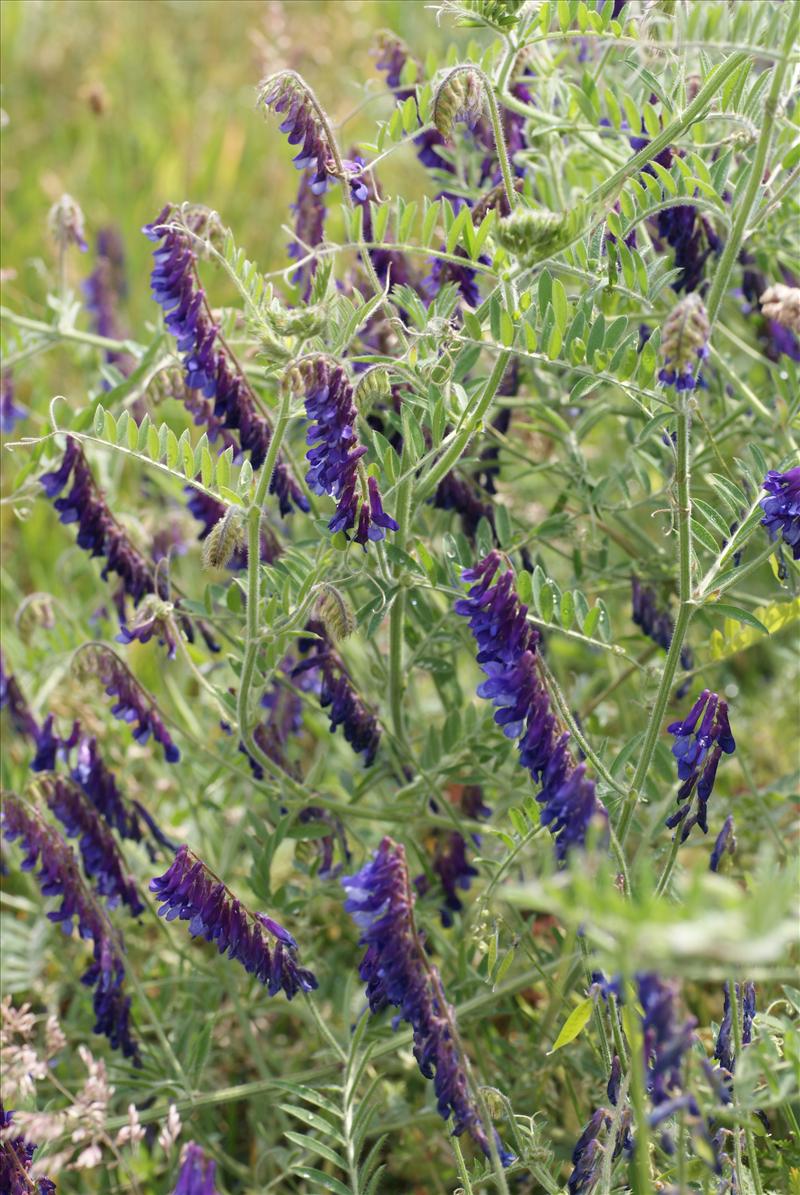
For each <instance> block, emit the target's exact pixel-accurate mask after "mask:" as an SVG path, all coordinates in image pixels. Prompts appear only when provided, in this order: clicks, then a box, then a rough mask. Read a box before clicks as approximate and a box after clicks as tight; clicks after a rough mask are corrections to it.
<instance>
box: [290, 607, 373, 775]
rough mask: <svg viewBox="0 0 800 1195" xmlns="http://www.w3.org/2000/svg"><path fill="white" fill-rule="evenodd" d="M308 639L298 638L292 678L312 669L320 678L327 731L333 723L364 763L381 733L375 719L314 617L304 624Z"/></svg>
mask: <svg viewBox="0 0 800 1195" xmlns="http://www.w3.org/2000/svg"><path fill="white" fill-rule="evenodd" d="M305 629H306V631H307V632H309V637H308V638H303V639H300V640H298V648H299V650H300V653H301V656H302V658H301V660H300V663H299V664H297V665H296V666H295V667H294V668H293V669H292V673H291V675H292V677H293V678H294V677H299V676H302V675H303V674H304V673H306V672H308V671H309V669H314V670H315V671H317V672H318V675H319V677H320V690H319V702H320V705H321V706H322V708H323V709H326V708H327V707H328V706H330V720H331V731H334V730H335V729H336V727H337V726H341V727H342V728H343V730H344V737H345V738H346V739H347V741H348V743H349V744H350V746H351V747H352V748H353V750H354V751H355V752H356V754H357V755H360V754H363V756H364V766H365V767H369V766H370V764H372V763H373V762H374V760H375V755H376V753H377V750H378V744H379V742H380V737H381V732H380V728H379V727H378V722H377V719H376V718H375V715H374V714H371V713H370V712H369V710H368V709H367V708H366V706H365V705H364V703H363V701H362V700H361V698H360V697H359V695H358V693H357V692H356V689H355V688H354V686H353V683H352V681H351V680H350V676H349V674H348V672H347V668H346V667H345V663H344V660H342V658H341V656H340V655H339V653H338V652H337V651H336V649H335V648H334V646H333V644H332V643H331V641H330V639H329V638H328V635H327V632H326V630H325V627H324V626H323V624H322V623H321V622H319V621H318V620H317V619H311V620H310V621H309V622H307V623H306V628H305Z"/></svg>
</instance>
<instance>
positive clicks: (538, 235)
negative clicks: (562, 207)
mask: <svg viewBox="0 0 800 1195" xmlns="http://www.w3.org/2000/svg"><path fill="white" fill-rule="evenodd" d="M583 212H584V205H583V204H578V205H577V206H576V207H575V208H574V209H573V210H572V212H570V213H569V215H563V214H562V213H560V212H549V211H546V210H545V209H544V208H540V209H539V210H538V211H534V210H533V209H532V208H523V207H517V208H515V209H514V211H513V212H512V213H511V215H510V216H507V217H506V218H505V219H504V220H500V221H499V222H498V224H497V227H496V228H495V230H494V236H495V239H496V240H497V242H498V244H499V245H501V246H502V247H503V248H504V249H506V250H507V251H508V252H509V253H513V254H514V256H515V257H518V258H519V259H520V261H522V262H523V263H525V264H527V265H533V264H535V263H536V262H537V261H541V260H542V259H543V258H545V257H550V256H551V254H553V253H557V252H558V251H559V249H564V248H566V246H567V245H569V244H570V242H571V241H572V240H573V238H574V236H575V234H576V231H577V230H578V228H579V227H580V223H581V221H582V219H583Z"/></svg>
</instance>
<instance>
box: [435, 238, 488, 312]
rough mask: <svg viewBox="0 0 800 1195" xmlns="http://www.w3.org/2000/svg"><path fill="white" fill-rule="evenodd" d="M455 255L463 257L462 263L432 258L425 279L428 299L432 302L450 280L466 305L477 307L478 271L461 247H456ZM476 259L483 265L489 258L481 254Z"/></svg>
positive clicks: (478, 297) (479, 297) (479, 298)
mask: <svg viewBox="0 0 800 1195" xmlns="http://www.w3.org/2000/svg"><path fill="white" fill-rule="evenodd" d="M443 248H444V246H443ZM455 256H456V257H463V258H464V264H463V265H461V264H460V263H459V264H457V263H456V262H454V261H444V260H443V259H442V258H441V257H436V258H434V260H433V265H432V266H431V272H430V275H429V276H428V278H427V280H426V291H427V296H428V299H429V300H430V301H431V302H432V301H433V299H435V297H436V296H437V295H438V293H439V291H440V290H441V289H442V287H443V286H446V285H447V283H449V282H452V283H454V284H455V285H456V286H457V287H458V289H459V293H460V295H461V299H462V301H463V302H464V303H466V305H467V307H477V306H478V304H479V303H480V301H481V295H480V291H479V290H478V281H477V279H478V271H477V270H476V269H475V267H474V266H472V265H471V264H470V259H469V258H468V257H467V254H466V253H465V252H464V250H463V249H461V248H459V247H456V249H455ZM478 260H479V261H480V262H482V263H483V264H484V265H485V264H487V263H488V261H489V258H488V257H485V256H483V255H482V256H481V257H479V258H478Z"/></svg>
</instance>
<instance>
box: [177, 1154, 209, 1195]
mask: <svg viewBox="0 0 800 1195" xmlns="http://www.w3.org/2000/svg"><path fill="white" fill-rule="evenodd" d="M216 1177H217V1163H216V1162H215V1161H213V1159H212V1158H207V1157H206V1156H205V1154H204V1153H203V1151H202V1149H201V1148H200V1146H199V1145H195V1143H194V1141H190V1142H189V1143H188V1145H187V1146H186V1148H185V1149H184V1151H183V1157H182V1159H181V1169H180V1173H179V1174H178V1182H177V1185H176V1187H175V1190H174V1191H173V1193H172V1195H217V1188H216Z"/></svg>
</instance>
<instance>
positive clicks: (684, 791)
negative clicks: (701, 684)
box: [666, 689, 736, 842]
mask: <svg viewBox="0 0 800 1195" xmlns="http://www.w3.org/2000/svg"><path fill="white" fill-rule="evenodd" d="M701 714H702V721H700V717H701ZM698 721H700V726H699V728H698V727H697V723H698ZM667 730H668V731H669V733H670V734H671V735H673V737H674V739H675V742H674V743H673V745H672V754H673V755H674V756H675V758H676V760H677V761H678V778H679V779H680V780H682V781H683V784H682V785H681V787H680V789H679V790H678V801H679V802H681V804H680V807H679V808H678V809H677V810H676V811H675V813H673V814H670V816H669V817H668V818H667V821H666V824H667V826H668V827H669V828H670V829H674V828H675V827H676V826H678V825H680V826H681V842H685V841H686V839H687V838H688V837H689V834H690V833H691V831H692V829H693V827H694V826H695V825H697V826H699V827H700V829H701V830H702V831H703V833H704V834H707V833H708V799H709V797H710V796H711V793H712V791H713V788H714V781H715V780H716V776H717V768H718V767H719V761H720V759H721V758H722V756H723V754H724V755H732V754H733V752H734V751H735V750H736V742H735V740H734V738H733V735H732V734H731V727H730V722H729V721H728V705H727V702H725V701H722V699H721V698H720V697H719V696H718V694H716V693H712V692H711V691H710V690H709V689H703V691H702V693H701V694H700V696H699V697H698V699H697V701H696V702H695V703H694V705H693V706H692V708H691V710H690V711H689V713H688V715H687V717H686V718H684V719H683V720H682V721H678V722H672V723H671V724H670V725H669V726H668V727H667ZM695 788H696V789H697V808H696V810H695V812H694V813H693V814H692V815H691V816H689V813H690V809H691V805H692V794H693V793H694V791H695Z"/></svg>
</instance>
